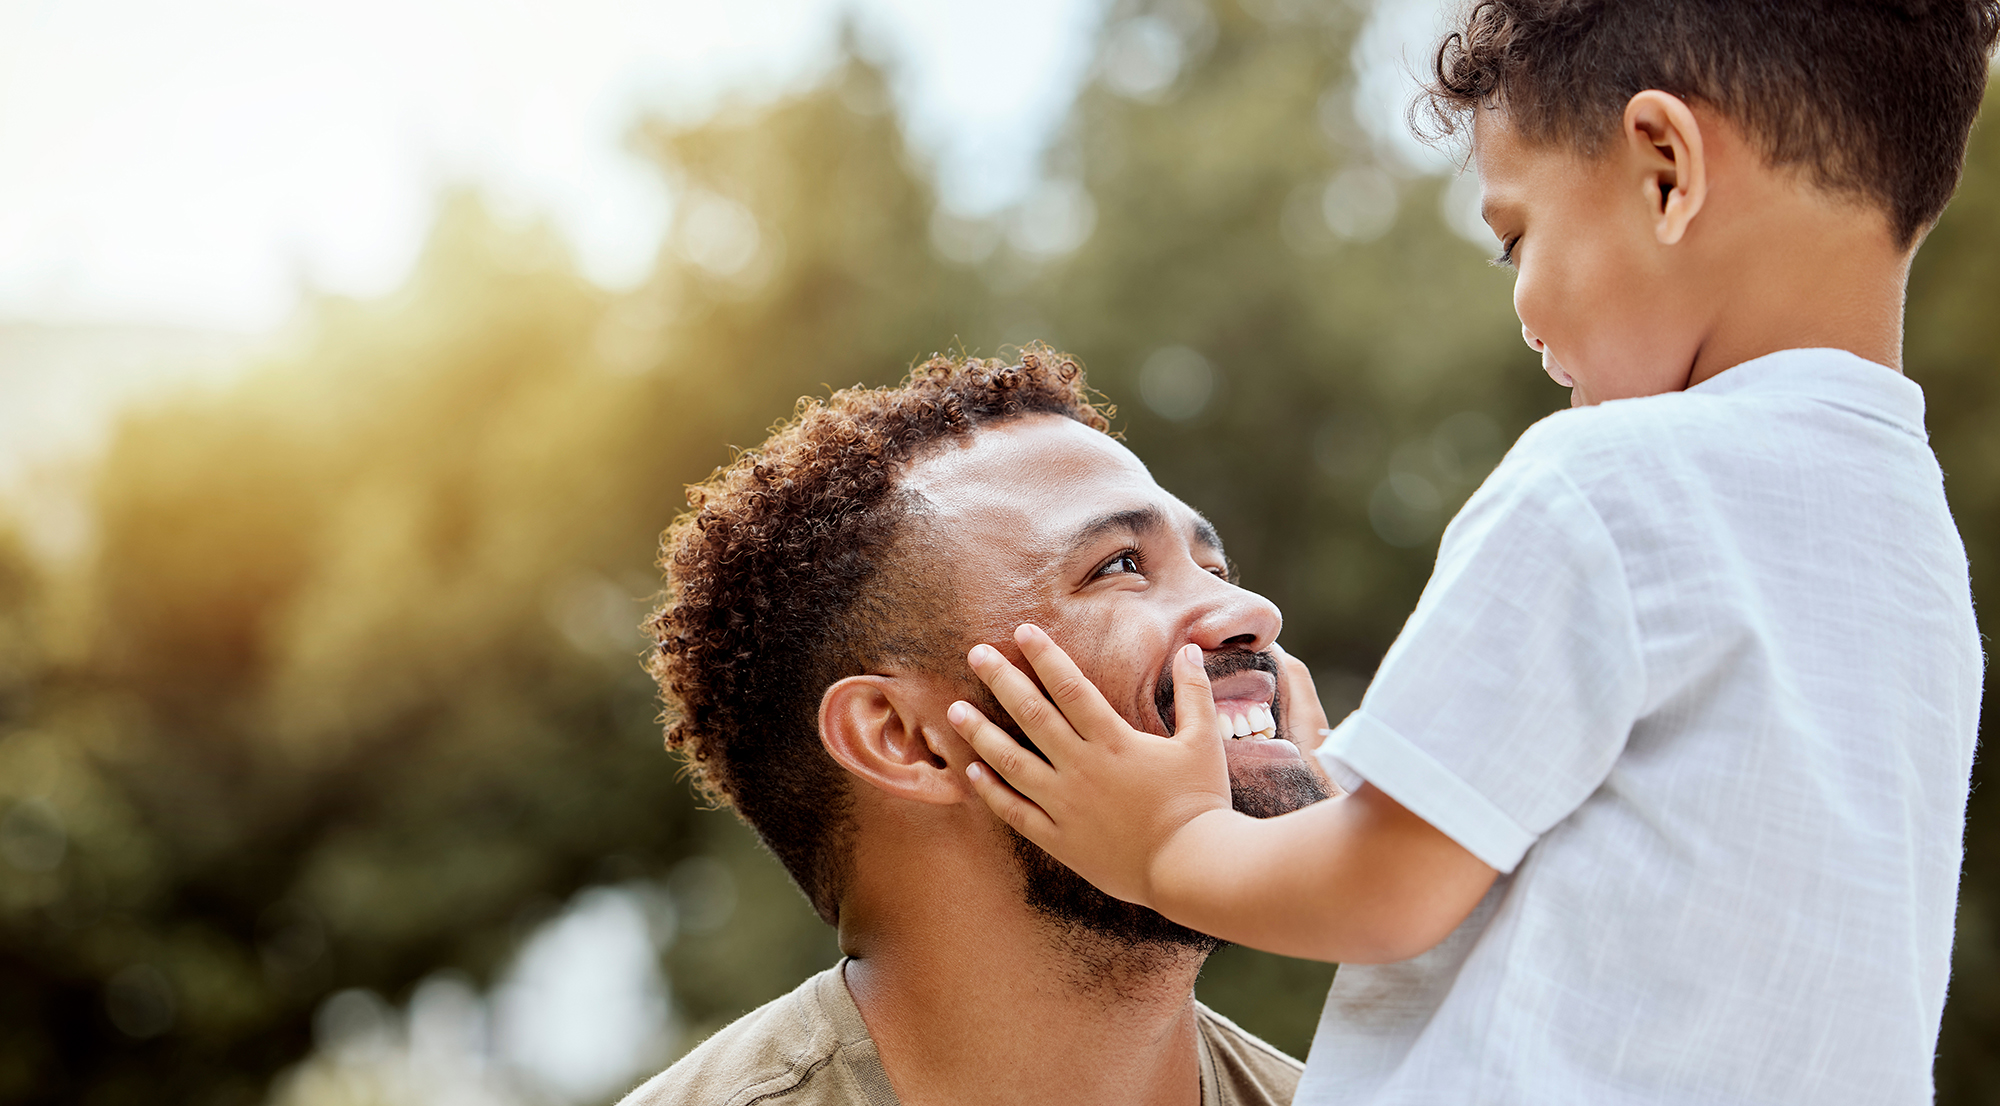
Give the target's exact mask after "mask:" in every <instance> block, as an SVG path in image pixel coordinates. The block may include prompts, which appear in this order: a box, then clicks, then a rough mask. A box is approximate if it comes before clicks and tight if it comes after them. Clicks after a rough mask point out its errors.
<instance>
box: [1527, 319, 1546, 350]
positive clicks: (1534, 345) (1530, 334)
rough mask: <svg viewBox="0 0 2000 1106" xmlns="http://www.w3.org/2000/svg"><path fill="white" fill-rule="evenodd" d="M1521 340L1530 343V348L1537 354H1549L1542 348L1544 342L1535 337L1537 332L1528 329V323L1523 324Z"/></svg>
mask: <svg viewBox="0 0 2000 1106" xmlns="http://www.w3.org/2000/svg"><path fill="white" fill-rule="evenodd" d="M1521 340H1522V341H1523V342H1526V343H1528V348H1529V349H1531V350H1534V351H1535V352H1536V353H1545V352H1547V351H1546V350H1544V349H1543V347H1542V340H1541V339H1540V338H1537V337H1535V332H1534V331H1532V330H1529V329H1528V324H1527V323H1522V324H1521Z"/></svg>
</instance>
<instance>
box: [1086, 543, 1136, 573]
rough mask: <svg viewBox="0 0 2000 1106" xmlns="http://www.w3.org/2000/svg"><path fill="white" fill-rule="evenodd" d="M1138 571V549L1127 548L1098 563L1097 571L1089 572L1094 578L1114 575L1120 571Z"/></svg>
mask: <svg viewBox="0 0 2000 1106" xmlns="http://www.w3.org/2000/svg"><path fill="white" fill-rule="evenodd" d="M1138 571H1139V551H1138V550H1136V549H1127V550H1125V551H1124V552H1123V553H1120V554H1118V555H1117V556H1114V557H1112V558H1111V559H1110V560H1108V561H1106V562H1104V563H1103V564H1101V565H1099V566H1098V568H1097V571H1096V572H1093V573H1091V576H1092V578H1096V577H1099V576H1116V575H1119V574H1120V573H1126V572H1131V573H1137V572H1138Z"/></svg>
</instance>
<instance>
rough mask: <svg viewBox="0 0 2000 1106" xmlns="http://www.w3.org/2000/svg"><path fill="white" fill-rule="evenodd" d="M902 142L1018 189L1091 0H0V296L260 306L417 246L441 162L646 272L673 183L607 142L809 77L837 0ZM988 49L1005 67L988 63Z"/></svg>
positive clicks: (63, 316) (1063, 84)
mask: <svg viewBox="0 0 2000 1106" xmlns="http://www.w3.org/2000/svg"><path fill="white" fill-rule="evenodd" d="M850 11H851V12H852V13H854V14H853V18H854V19H855V20H856V22H857V23H858V24H859V25H860V27H861V31H862V35H863V38H864V40H865V41H866V42H867V43H869V44H870V45H871V46H873V47H875V48H878V49H880V48H886V52H887V53H888V54H889V55H891V56H893V57H894V58H896V59H898V62H897V64H898V66H899V75H898V83H899V88H898V92H899V95H900V96H901V98H902V99H903V102H904V103H905V104H910V105H917V107H918V109H917V110H916V111H915V112H913V113H912V114H911V115H910V126H911V129H912V131H913V132H914V134H915V136H916V137H917V138H918V139H919V141H921V142H923V143H924V144H925V145H926V146H927V147H928V148H929V149H931V150H933V151H938V152H943V153H947V154H949V155H950V156H951V157H952V159H953V160H954V161H955V162H958V163H961V164H969V165H977V166H981V167H984V168H986V169H987V170H989V171H988V172H983V173H978V174H972V175H969V176H967V177H962V178H958V179H959V180H960V181H964V180H971V179H977V180H981V181H985V182H987V186H986V187H985V188H984V189H983V190H982V191H977V192H975V191H972V190H970V189H967V188H964V187H961V188H959V189H957V191H956V193H955V194H954V195H952V196H951V197H950V198H951V200H952V201H953V202H954V203H955V204H956V205H957V206H961V207H966V208H971V209H979V208H992V207H996V206H999V205H1001V204H1004V203H1005V202H1007V201H1008V200H1010V199H1012V198H1014V197H1015V196H1016V195H1018V193H1019V191H1020V190H1021V189H1022V188H1023V187H1024V186H1025V184H1026V183H1027V181H1026V178H1027V176H1028V174H1029V173H1031V172H1032V165H1033V162H1034V154H1035V152H1036V151H1037V150H1038V149H1039V147H1040V145H1041V143H1042V142H1043V141H1045V139H1046V136H1047V134H1048V132H1049V130H1050V128H1051V127H1052V126H1053V125H1054V123H1055V122H1056V121H1057V120H1059V119H1060V117H1061V114H1062V112H1063V111H1064V109H1065V108H1066V106H1067V103H1068V100H1069V98H1070V96H1071V95H1072V94H1073V93H1074V90H1075V87H1076V85H1077V83H1078V82H1079V81H1080V79H1081V78H1082V76H1083V66H1084V64H1085V63H1086V62H1087V60H1088V53H1089V46H1090V36H1091V35H1092V33H1094V31H1095V28H1096V24H1097V22H1098V20H1099V18H1100V17H1101V11H1102V9H1101V4H1100V0H1008V2H1007V3H1005V4H1000V3H985V4H974V3H938V2H935V0H850V2H848V3H843V0H728V2H727V3H717V2H715V0H651V2H642V0H565V2H563V3H560V4H557V3H552V2H546V0H341V2H339V3H333V2H330V0H179V2H177V3H173V4H161V3H157V2H154V0H0V167H4V169H0V319H16V320H19V319H41V320H51V321H58V320H59V321H113V320H115V321H124V322H153V323H170V324H175V325H186V326H195V327H202V328H219V329H229V330H238V331H252V332H257V331H268V330H270V329H272V328H274V327H276V326H277V325H278V324H280V323H281V322H283V321H284V319H285V318H286V316H287V315H288V314H289V313H290V311H291V310H292V309H293V307H294V306H295V305H296V303H297V300H298V295H299V292H300V290H301V287H302V286H304V287H314V288H320V289H326V290H330V291H337V292H342V293H349V294H357V295H369V294H378V293H381V292H385V291H388V290H390V289H392V288H393V287H394V286H395V285H396V284H397V283H398V282H399V281H400V280H401V278H402V277H403V276H404V274H405V273H406V272H407V270H408V266H409V264H410V261H411V260H412V258H413V256H414V254H415V251H416V249H417V247H418V245H419V244H420V242H421V239H422V235H423V232H424V230H425V228H426V226H427V224H428V220H429V217H430V213H431V204H432V202H433V199H434V197H435V196H436V195H437V194H438V192H439V189H440V188H441V187H442V186H444V185H447V184H451V183H457V182H463V181H476V182H478V183H479V184H480V185H481V186H482V187H484V188H486V189H487V190H488V191H489V192H490V193H492V194H493V195H495V196H496V198H497V199H499V200H500V201H501V202H502V203H503V204H506V205H508V206H510V207H513V208H515V209H517V210H520V211H542V212H546V213H548V214H550V215H552V216H553V217H554V218H555V220H556V221H557V223H558V224H559V225H560V226H561V227H562V228H563V229H564V230H565V231H566V232H567V234H568V235H569V237H570V238H571V240H572V241H573V242H574V243H575V245H576V247H577V250H578V253H579V255H580V258H581V260H582V262H583V264H584V266H585V269H586V271H587V272H588V273H589V274H590V275H591V276H593V277H594V278H596V279H597V280H599V281H600V282H602V283H604V284H607V285H610V286H613V287H617V286H621V285H626V284H630V283H632V282H634V281H636V280H637V279H638V278H639V277H640V276H642V275H643V273H644V271H645V269H646V267H647V265H648V264H649V262H650V261H651V259H652V256H653V252H654V250H655V248H656V244H657V240H658V233H659V231H660V229H661V227H662V226H663V225H664V222H665V219H666V216H667V214H668V212H667V210H666V197H665V196H664V194H663V193H662V191H661V189H660V187H659V185H658V183H657V182H656V181H655V179H654V177H653V175H652V174H651V173H650V171H649V170H648V169H647V167H646V166H645V165H644V164H643V163H641V162H639V161H638V160H637V159H636V158H634V157H633V156H632V155H630V154H629V153H627V152H626V151H625V150H624V148H623V145H622V139H623V136H624V135H625V134H626V132H627V129H628V127H629V126H630V124H631V123H632V121H633V120H634V119H635V118H637V117H638V116H639V115H640V114H641V113H643V112H645V111H647V110H661V111H664V112H666V113H668V114H672V115H680V116H694V115H699V114H700V113H702V112H703V111H704V110H706V109H707V108H709V107H711V106H713V105H714V104H715V103H716V102H717V101H718V100H719V99H721V98H723V97H726V96H728V95H742V94H748V95H760V94H768V93H769V92H770V91H772V90H774V89H777V88H781V87H783V86H785V85H787V84H790V83H797V82H799V81H802V80H808V79H810V77H811V76H812V75H813V74H814V73H815V72H816V71H817V70H819V69H820V68H821V67H823V66H824V65H825V63H826V61H827V60H828V59H829V58H830V57H831V56H832V53H833V50H834V44H835V42H836V41H837V36H838V28H839V24H840V20H841V18H842V16H843V13H844V12H850ZM1001 74H1004V76H1005V79H1004V80H1003V79H995V78H996V76H997V75H1001Z"/></svg>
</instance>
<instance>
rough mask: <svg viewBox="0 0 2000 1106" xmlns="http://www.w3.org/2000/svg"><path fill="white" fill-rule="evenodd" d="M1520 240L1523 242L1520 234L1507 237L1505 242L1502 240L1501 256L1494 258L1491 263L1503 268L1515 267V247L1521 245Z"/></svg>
mask: <svg viewBox="0 0 2000 1106" xmlns="http://www.w3.org/2000/svg"><path fill="white" fill-rule="evenodd" d="M1520 242H1521V236H1520V235H1518V234H1517V235H1515V236H1514V237H1512V238H1509V239H1507V240H1506V241H1505V242H1502V243H1501V244H1500V256H1499V257H1496V258H1494V259H1493V261H1492V262H1491V263H1492V264H1494V265H1498V266H1500V267H1501V268H1503V269H1511V268H1513V267H1514V247H1515V246H1517V245H1519V244H1520Z"/></svg>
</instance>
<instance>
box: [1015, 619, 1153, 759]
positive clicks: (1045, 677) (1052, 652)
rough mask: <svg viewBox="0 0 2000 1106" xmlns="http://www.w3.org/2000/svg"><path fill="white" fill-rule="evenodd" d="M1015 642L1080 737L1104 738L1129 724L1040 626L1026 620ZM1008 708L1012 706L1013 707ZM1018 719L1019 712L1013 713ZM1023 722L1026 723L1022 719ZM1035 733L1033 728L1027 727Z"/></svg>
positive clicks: (1017, 633) (1016, 630)
mask: <svg viewBox="0 0 2000 1106" xmlns="http://www.w3.org/2000/svg"><path fill="white" fill-rule="evenodd" d="M1014 642H1015V644H1017V645H1019V646H1020V647H1021V653H1022V655H1023V656H1025V657H1027V658H1028V663H1029V664H1031V665H1033V666H1034V668H1035V675H1037V676H1040V677H1041V679H1042V686H1043V687H1045V688H1047V689H1048V693H1049V694H1048V697H1049V698H1050V699H1051V700H1053V701H1054V702H1055V705H1056V707H1057V708H1058V709H1060V710H1061V711H1062V713H1063V717H1064V718H1065V719H1066V720H1067V721H1068V722H1069V724H1070V726H1071V727H1072V728H1074V729H1075V730H1076V734H1077V736H1078V737H1080V738H1082V739H1083V740H1085V741H1089V740H1091V738H1092V737H1093V736H1095V737H1097V738H1099V739H1102V738H1105V737H1109V736H1112V735H1116V734H1122V733H1124V732H1125V731H1126V729H1127V728H1128V726H1127V723H1126V722H1125V719H1124V717H1123V716H1121V715H1120V714H1119V713H1118V712H1117V711H1115V710H1113V709H1112V708H1111V704H1110V703H1108V702H1106V701H1105V699H1104V693H1103V692H1101V691H1099V690H1097V685H1096V684H1094V683H1091V682H1090V677H1088V676H1085V675H1084V674H1083V670H1082V669H1080V668H1078V667H1077V666H1076V662H1075V661H1073V660H1071V659H1070V657H1069V654H1068V653H1065V652H1063V648H1062V646H1060V645H1057V644H1056V643H1055V640H1054V639H1053V638H1051V637H1049V635H1048V633H1047V632H1045V631H1044V630H1043V629H1042V628H1041V627H1040V626H1036V625H1035V624H1033V623H1031V622H1023V623H1022V624H1021V625H1020V626H1018V627H1016V628H1015V630H1014ZM1009 709H1012V708H1011V707H1010V708H1009ZM1014 717H1015V718H1016V720H1019V719H1020V715H1018V714H1017V715H1015V716H1014ZM1021 724H1022V726H1023V727H1025V726H1027V723H1026V722H1025V721H1023V722H1022V723H1021ZM1028 733H1029V735H1030V736H1035V732H1034V731H1033V730H1029V731H1028Z"/></svg>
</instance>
